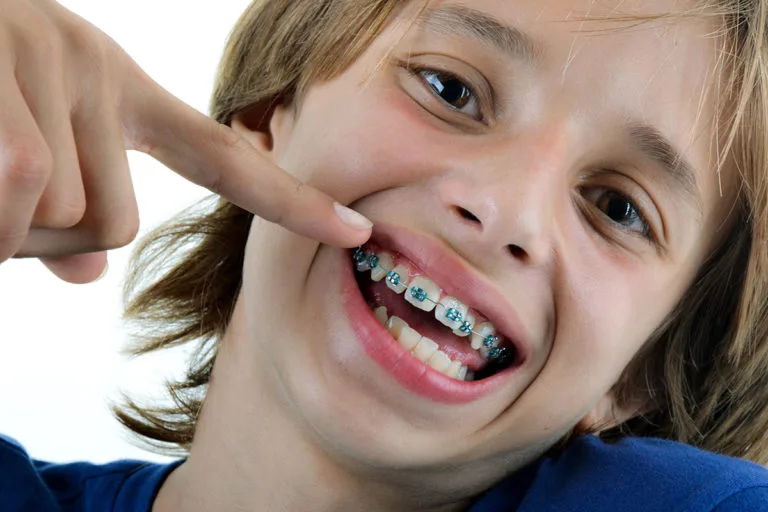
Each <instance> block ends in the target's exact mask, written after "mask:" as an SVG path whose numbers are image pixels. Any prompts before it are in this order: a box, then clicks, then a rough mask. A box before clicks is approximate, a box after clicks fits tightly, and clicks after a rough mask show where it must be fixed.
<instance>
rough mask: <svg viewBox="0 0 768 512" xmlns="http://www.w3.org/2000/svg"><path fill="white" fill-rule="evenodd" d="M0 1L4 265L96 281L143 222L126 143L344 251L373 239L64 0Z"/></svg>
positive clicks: (365, 225)
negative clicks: (19, 262)
mask: <svg viewBox="0 0 768 512" xmlns="http://www.w3.org/2000/svg"><path fill="white" fill-rule="evenodd" d="M1 4H2V12H3V15H2V17H1V18H0V263H2V262H3V261H5V260H7V259H9V258H23V257H37V258H40V260H41V261H42V262H43V263H44V264H45V265H46V266H47V267H48V268H49V269H50V270H51V271H52V272H53V273H54V274H56V275H57V276H58V277H59V278H61V279H63V280H65V281H68V282H71V283H88V282H91V281H93V280H95V279H97V278H98V277H99V276H100V275H101V274H102V272H104V271H105V270H106V263H107V253H106V251H107V250H108V249H113V248H116V247H122V246H124V245H127V244H128V243H130V242H131V241H132V240H133V239H134V238H135V236H136V232H137V230H138V226H139V217H138V210H137V205H136V198H135V196H134V194H133V186H132V184H131V179H130V173H129V170H128V162H127V159H126V154H125V151H126V149H133V150H137V151H143V152H145V153H147V154H149V155H151V156H153V157H154V158H156V159H158V160H160V161H162V162H163V163H164V164H166V165H167V166H168V167H169V168H171V169H174V170H175V171H177V172H178V173H179V174H180V175H181V176H183V177H185V178H187V179H189V180H190V181H192V182H194V183H197V184H199V185H201V186H205V187H207V188H209V189H210V190H212V191H213V192H216V193H219V194H220V195H221V196H222V197H226V198H227V199H228V200H230V201H232V202H233V203H234V204H237V205H239V206H241V207H242V208H245V209H247V210H249V211H251V212H253V213H255V214H257V215H260V216H262V217H263V218H266V219H270V220H273V221H275V222H278V223H280V224H282V225H284V226H285V227H287V228H288V229H292V230H294V231H296V232H298V233H302V234H304V235H306V236H311V237H312V238H315V239H318V240H322V241H324V242H325V243H329V244H334V245H338V246H343V247H350V246H354V245H357V244H360V243H362V242H363V241H365V240H366V239H367V237H368V236H369V235H370V223H369V222H367V221H366V220H365V219H364V218H356V217H355V216H354V213H353V212H352V213H351V212H348V211H344V210H343V209H342V211H341V214H339V213H338V209H337V208H335V207H334V202H333V200H332V199H331V198H330V197H329V196H327V195H325V194H322V193H320V192H319V191H318V190H316V189H314V188H312V187H310V186H304V187H299V186H298V182H297V180H296V178H295V177H293V176H291V175H289V174H287V173H285V172H283V170H282V169H280V168H278V167H276V166H275V165H274V163H273V162H271V161H270V159H268V158H265V157H264V155H262V154H261V153H260V152H258V151H256V150H255V149H254V147H253V146H251V145H250V144H248V143H247V142H246V141H245V139H243V138H242V137H240V136H239V135H238V134H237V133H235V132H234V131H232V130H231V129H230V128H229V127H227V126H223V125H220V124H218V123H216V122H214V121H213V120H211V119H209V118H207V117H206V116H204V115H202V114H200V113H199V112H197V111H195V110H194V109H192V108H190V107H188V106H187V105H185V104H183V103H182V102H181V101H179V100H178V99H177V98H174V97H173V96H172V95H170V94H169V93H168V92H167V91H165V90H164V89H162V88H161V87H160V86H158V85H157V84H156V83H155V82H154V81H152V79H150V78H149V77H148V76H147V75H146V74H145V73H144V72H143V71H142V70H141V69H139V68H138V66H136V64H135V63H134V62H133V61H132V60H131V59H130V58H129V57H128V55H126V54H125V52H124V51H123V50H122V49H121V48H120V47H118V46H117V45H116V44H115V43H114V41H112V40H111V39H109V38H108V37H107V36H106V35H105V34H104V33H102V32H101V31H99V30H98V29H97V28H96V27H94V26H93V25H90V24H89V23H87V22H86V21H85V20H83V19H81V18H79V17H78V16H76V15H75V14H73V13H72V12H70V11H68V10H67V9H65V8H64V7H62V6H61V5H59V4H58V3H57V2H55V1H53V0H2V2H1ZM350 215H352V218H350Z"/></svg>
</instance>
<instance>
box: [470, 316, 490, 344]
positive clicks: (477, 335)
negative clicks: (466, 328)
mask: <svg viewBox="0 0 768 512" xmlns="http://www.w3.org/2000/svg"><path fill="white" fill-rule="evenodd" d="M495 334H496V329H495V328H494V327H493V325H492V324H491V323H490V322H483V323H481V324H480V325H478V326H476V327H475V332H474V333H472V337H471V338H470V340H471V343H472V348H473V349H475V350H480V349H481V348H482V347H483V344H484V343H485V340H486V339H487V338H488V336H493V335H495Z"/></svg>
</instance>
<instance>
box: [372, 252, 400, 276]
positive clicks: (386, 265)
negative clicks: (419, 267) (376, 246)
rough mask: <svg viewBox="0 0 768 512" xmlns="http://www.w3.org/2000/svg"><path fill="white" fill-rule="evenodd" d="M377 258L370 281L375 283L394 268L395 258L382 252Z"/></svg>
mask: <svg viewBox="0 0 768 512" xmlns="http://www.w3.org/2000/svg"><path fill="white" fill-rule="evenodd" d="M378 257H379V263H378V265H376V266H375V267H374V268H373V270H371V279H372V280H373V281H375V282H377V283H378V282H379V281H381V280H382V279H384V278H385V277H387V274H388V273H389V271H390V270H392V269H393V268H394V267H395V258H394V257H393V256H392V255H391V254H389V253H388V252H382V253H380V254H379V255H378Z"/></svg>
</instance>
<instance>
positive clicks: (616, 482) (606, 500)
mask: <svg viewBox="0 0 768 512" xmlns="http://www.w3.org/2000/svg"><path fill="white" fill-rule="evenodd" d="M182 462H183V461H177V462H174V463H171V464H152V463H147V462H140V461H119V462H113V463H111V464H105V465H95V464H88V463H74V464H49V463H45V462H40V461H34V460H31V459H30V458H29V456H28V455H27V453H26V452H25V451H24V449H22V448H21V446H19V445H18V444H16V443H15V442H13V441H12V440H10V439H8V438H4V437H2V436H0V511H2V512H75V511H78V512H80V511H82V512H86V511H88V512H91V511H93V512H105V511H111V512H149V511H150V510H151V507H152V502H153V501H154V498H155V496H156V495H157V492H158V490H159V489H160V486H161V485H162V484H163V481H164V480H165V478H166V477H167V476H168V475H169V474H170V473H171V471H173V470H174V469H175V468H176V467H177V466H178V465H179V464H181V463H182ZM511 511H518V512H547V511H573V512H577V511H578V512H592V511H594V512H633V511H637V512H641V511H642V512H656V511H658V512H753V511H754V512H767V511H768V470H766V469H765V468H762V467H760V466H757V465H755V464H751V463H749V462H745V461H742V460H738V459H732V458H729V457H723V456H720V455H714V454H711V453H707V452H703V451H701V450H697V449H695V448H691V447H690V446H686V445H682V444H679V443H673V442H670V441H662V440H658V439H625V440H623V441H621V442H619V443H616V444H610V445H609V444H605V443H603V442H601V441H600V440H598V439H596V438H594V437H591V436H586V437H583V438H580V439H577V440H575V441H574V442H573V443H571V444H570V445H569V446H568V448H566V450H565V451H564V452H563V453H561V454H560V455H559V456H558V457H556V458H550V457H547V458H543V459H541V460H540V461H538V462H537V463H535V464H533V465H531V466H529V467H527V468H525V469H523V470H521V471H519V472H518V473H517V474H515V475H514V476H512V477H510V478H508V479H507V480H505V481H503V482H502V483H501V484H499V485H497V486H496V487H494V488H493V489H491V490H490V491H488V492H487V493H486V494H485V495H483V496H481V497H480V498H479V499H478V500H477V501H476V503H475V504H474V505H473V506H472V507H471V508H470V512H511Z"/></svg>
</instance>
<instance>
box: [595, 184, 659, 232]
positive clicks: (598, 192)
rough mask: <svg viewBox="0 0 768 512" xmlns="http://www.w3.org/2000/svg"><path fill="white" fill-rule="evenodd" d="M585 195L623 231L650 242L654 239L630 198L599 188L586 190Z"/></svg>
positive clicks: (648, 225)
mask: <svg viewBox="0 0 768 512" xmlns="http://www.w3.org/2000/svg"><path fill="white" fill-rule="evenodd" d="M583 194H584V197H585V198H586V199H587V200H589V201H591V202H592V203H593V204H594V205H595V207H596V208H597V209H598V210H599V211H600V213H602V215H603V216H604V217H605V218H607V219H608V220H609V221H610V222H611V223H612V224H614V225H616V226H617V227H619V228H620V229H622V230H623V231H631V232H633V233H636V234H638V235H641V236H643V237H644V238H647V239H649V240H650V239H652V238H653V233H652V231H651V227H650V224H649V223H648V221H647V219H646V218H645V216H644V215H643V213H642V211H641V210H640V208H639V207H638V206H637V205H636V204H635V202H634V201H633V200H632V199H631V198H630V197H628V196H626V195H624V194H622V193H620V192H617V191H615V190H611V189H608V188H599V187H596V188H591V189H586V190H584V192H583Z"/></svg>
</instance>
